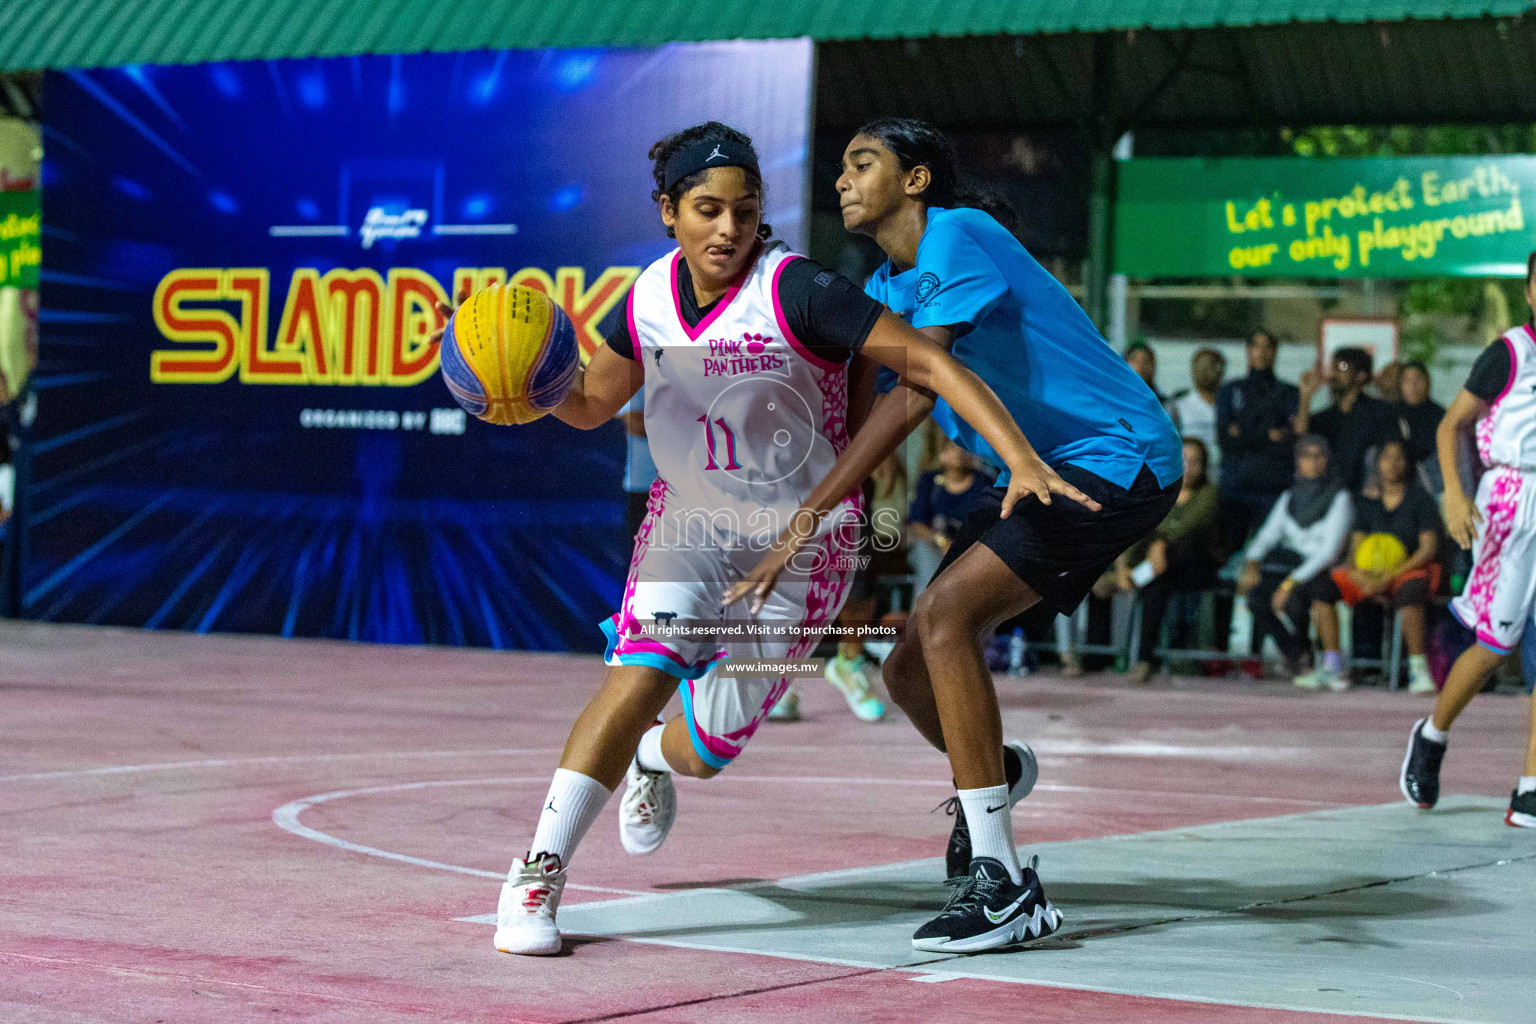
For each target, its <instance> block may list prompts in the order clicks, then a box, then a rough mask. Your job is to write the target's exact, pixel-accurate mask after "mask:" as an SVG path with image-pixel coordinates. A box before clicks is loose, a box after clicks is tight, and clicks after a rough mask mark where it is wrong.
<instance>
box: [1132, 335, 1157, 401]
mask: <svg viewBox="0 0 1536 1024" xmlns="http://www.w3.org/2000/svg"><path fill="white" fill-rule="evenodd" d="M1125 361H1126V362H1128V363H1130V364H1131V369H1133V370H1135V371H1136V373H1137V375H1138V376H1139V377H1141V379H1142V380H1144V381H1146V382H1147V387H1149V388H1151V389H1152V393H1153V394H1154V395H1156V396H1157V400H1158V402H1166V401H1167V399H1166V398H1164V397H1163V393H1162V392H1161V391H1159V390H1157V353H1156V352H1153V351H1152V348H1151V346H1150V345H1148V344H1147V343H1146V342H1144V341H1136V342H1132V343H1131V344H1130V345H1127V346H1126V349H1125Z"/></svg>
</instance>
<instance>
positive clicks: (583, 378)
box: [550, 345, 645, 430]
mask: <svg viewBox="0 0 1536 1024" xmlns="http://www.w3.org/2000/svg"><path fill="white" fill-rule="evenodd" d="M644 383H645V370H644V368H643V367H641V365H640V364H639V363H638V362H636V361H635V360H633V359H625V358H624V357H623V356H621V355H619V354H618V353H617V352H615V351H614V350H613V349H611V348H609V347H608V346H607V345H601V346H599V347H598V349H597V351H596V352H594V353H592V361H591V362H589V363H587V365H586V368H585V369H582V370H578V371H577V372H576V383H575V384H573V385H571V393H570V394H568V395H566V396H565V401H563V402H561V403H560V404H559V405H557V406H555V407H554V408H553V409H551V410H550V415H552V416H554V417H555V418H557V419H559V420H561V421H562V422H565V423H569V424H570V425H571V426H573V427H576V428H577V429H579V430H593V429H596V428H597V427H600V426H602V425H603V424H604V423H607V422H608V421H609V420H611V419H613V417H614V416H616V415H617V414H618V411H619V410H620V409H621V408H623V407H624V403H625V402H627V401H629V400H630V399H631V398H633V397H634V396H635V392H636V391H639V390H640V386H641V385H642V384H644Z"/></svg>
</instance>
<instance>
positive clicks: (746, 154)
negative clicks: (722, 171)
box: [661, 139, 761, 192]
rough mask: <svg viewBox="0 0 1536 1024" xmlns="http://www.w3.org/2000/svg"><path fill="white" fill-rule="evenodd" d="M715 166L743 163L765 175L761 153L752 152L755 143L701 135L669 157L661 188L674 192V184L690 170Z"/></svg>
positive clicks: (730, 165)
mask: <svg viewBox="0 0 1536 1024" xmlns="http://www.w3.org/2000/svg"><path fill="white" fill-rule="evenodd" d="M711 167H742V168H745V169H747V170H749V171H751V172H752V173H753V174H757V175H759V176H761V175H760V172H759V171H758V169H757V154H756V153H754V152H752V147H751V146H744V145H742V144H741V143H739V142H732V141H731V140H730V139H700V140H699V141H698V142H690V143H688V145H686V146H684V147H683V148H682V149H680V150H678V151H677V152H676V153H673V154H672V155H671V156H669V157H667V163H666V166H665V167H663V168H662V170H661V180H662V188H661V190H662V191H663V192H671V191H672V187H673V186H674V185H676V184H677V183H678V182H680V181H682V180H683V179H684V178H686V177H688V176H689V175H690V174H697V173H698V172H699V171H707V170H709V169H710V168H711Z"/></svg>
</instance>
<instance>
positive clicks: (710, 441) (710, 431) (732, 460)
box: [699, 416, 741, 469]
mask: <svg viewBox="0 0 1536 1024" xmlns="http://www.w3.org/2000/svg"><path fill="white" fill-rule="evenodd" d="M699 422H700V423H702V424H704V442H705V446H706V447H707V449H708V451H709V462H708V464H707V465H705V467H704V468H705V469H740V468H741V464H740V463H739V462H737V461H736V435H735V434H734V433H732V432H731V428H730V427H728V426H726V425H725V418H724V417H721V418H720V419H717V420H715V423H718V424H719V425H720V431H721V433H723V434H725V465H724V466H721V465H719V464H718V463H717V462H715V424H714V423H710V422H709V417H708V416H700V417H699Z"/></svg>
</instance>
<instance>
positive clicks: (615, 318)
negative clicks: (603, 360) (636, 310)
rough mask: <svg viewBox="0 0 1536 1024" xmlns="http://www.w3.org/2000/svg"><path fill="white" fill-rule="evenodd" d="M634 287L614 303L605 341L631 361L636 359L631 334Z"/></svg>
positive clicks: (633, 340)
mask: <svg viewBox="0 0 1536 1024" xmlns="http://www.w3.org/2000/svg"><path fill="white" fill-rule="evenodd" d="M633 292H634V289H633V288H631V289H630V291H627V292H625V293H624V298H623V299H621V300H620V301H619V302H618V303H617V304H615V305H614V307H613V309H612V310H611V311H610V312H609V314H608V316H607V317H605V318H604V319H605V320H607V321H608V325H607V326H608V330H607V332H606V334H605V337H604V339H603V343H604V344H605V345H607V346H608V347H609V348H611V349H613V350H614V351H615V352H617V353H618V354H619V355H621V356H623V357H624V358H625V359H628V360H630V361H631V362H633V361H634V359H635V339H634V338H631V337H630V336H629V303H630V300H631V298H632V297H633Z"/></svg>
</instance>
